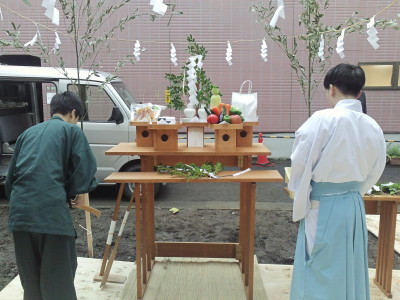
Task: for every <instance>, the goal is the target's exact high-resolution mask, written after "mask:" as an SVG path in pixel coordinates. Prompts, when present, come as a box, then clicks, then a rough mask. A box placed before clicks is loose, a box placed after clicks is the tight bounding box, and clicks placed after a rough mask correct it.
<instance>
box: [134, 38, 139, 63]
mask: <svg viewBox="0 0 400 300" xmlns="http://www.w3.org/2000/svg"><path fill="white" fill-rule="evenodd" d="M133 55H134V56H135V58H136V60H137V61H139V60H140V43H139V41H136V43H135V49H134V50H133Z"/></svg>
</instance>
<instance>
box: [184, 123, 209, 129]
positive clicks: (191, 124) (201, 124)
mask: <svg viewBox="0 0 400 300" xmlns="http://www.w3.org/2000/svg"><path fill="white" fill-rule="evenodd" d="M182 127H203V128H204V127H208V123H207V122H186V123H182Z"/></svg>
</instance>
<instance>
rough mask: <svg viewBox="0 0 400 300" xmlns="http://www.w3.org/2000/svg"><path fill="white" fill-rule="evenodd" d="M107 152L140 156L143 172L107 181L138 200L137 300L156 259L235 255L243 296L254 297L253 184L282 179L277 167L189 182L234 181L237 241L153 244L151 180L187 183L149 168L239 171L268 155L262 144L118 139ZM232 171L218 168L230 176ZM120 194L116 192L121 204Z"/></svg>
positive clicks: (254, 185)
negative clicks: (151, 143)
mask: <svg viewBox="0 0 400 300" xmlns="http://www.w3.org/2000/svg"><path fill="white" fill-rule="evenodd" d="M106 154H107V155H139V156H140V157H141V170H142V172H140V173H138V172H132V173H129V172H126V173H113V174H111V175H110V176H109V177H107V178H106V179H105V181H106V182H116V183H121V186H123V185H124V184H126V183H134V184H135V193H136V196H135V199H136V267H137V299H142V298H143V296H144V291H145V288H146V285H147V283H148V280H149V277H150V274H151V270H152V268H153V265H154V262H155V257H210V258H235V259H237V260H238V262H239V263H240V268H241V271H242V274H243V282H244V285H245V289H246V294H247V298H248V299H249V300H251V299H253V279H254V278H253V277H254V225H255V200H256V199H255V195H256V182H282V181H283V178H282V176H281V175H280V174H279V173H278V172H277V171H275V170H273V171H271V170H268V171H251V172H248V173H245V174H242V175H240V176H236V177H233V176H228V177H221V178H218V179H213V178H203V179H196V180H193V181H190V182H237V183H239V184H240V218H239V220H240V221H239V222H240V224H239V242H238V243H181V242H180V243H178V242H157V241H155V232H154V183H159V182H178V183H179V182H187V181H186V180H185V179H184V178H175V177H171V176H170V175H166V174H157V173H155V172H153V170H154V166H155V165H157V164H160V163H162V164H166V165H174V164H175V163H176V162H178V161H179V162H183V163H196V164H202V163H204V162H205V161H210V162H213V163H215V162H222V163H224V165H226V166H236V167H238V168H239V169H247V168H249V167H251V162H252V156H253V155H270V154H271V153H270V151H269V150H268V149H267V148H266V147H265V146H264V145H263V144H254V145H251V146H249V147H239V148H236V149H231V150H225V151H221V150H217V149H216V146H215V145H214V144H211V143H207V144H206V145H205V146H204V148H188V147H186V144H178V147H177V149H176V150H156V149H155V148H154V147H137V146H136V144H132V143H121V144H119V145H117V146H115V147H113V148H112V149H110V150H109V151H107V152H106ZM233 173H235V172H234V171H225V172H221V175H232V174H233ZM121 197H122V195H119V196H118V199H117V201H116V207H119V205H120V202H121Z"/></svg>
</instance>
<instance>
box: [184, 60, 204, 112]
mask: <svg viewBox="0 0 400 300" xmlns="http://www.w3.org/2000/svg"><path fill="white" fill-rule="evenodd" d="M188 60H189V63H188V64H187V68H188V70H187V71H186V75H187V78H186V80H187V83H188V87H189V104H191V105H193V106H194V105H198V104H199V101H198V100H197V86H196V82H197V75H196V69H201V67H202V66H203V63H202V60H203V56H202V55H197V56H191V57H189V58H188ZM196 61H197V62H196Z"/></svg>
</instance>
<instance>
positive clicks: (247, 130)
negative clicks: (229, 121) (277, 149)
mask: <svg viewBox="0 0 400 300" xmlns="http://www.w3.org/2000/svg"><path fill="white" fill-rule="evenodd" d="M258 124H259V123H258V122H243V128H241V129H237V130H236V146H237V147H251V145H252V144H253V126H257V125H258Z"/></svg>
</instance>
